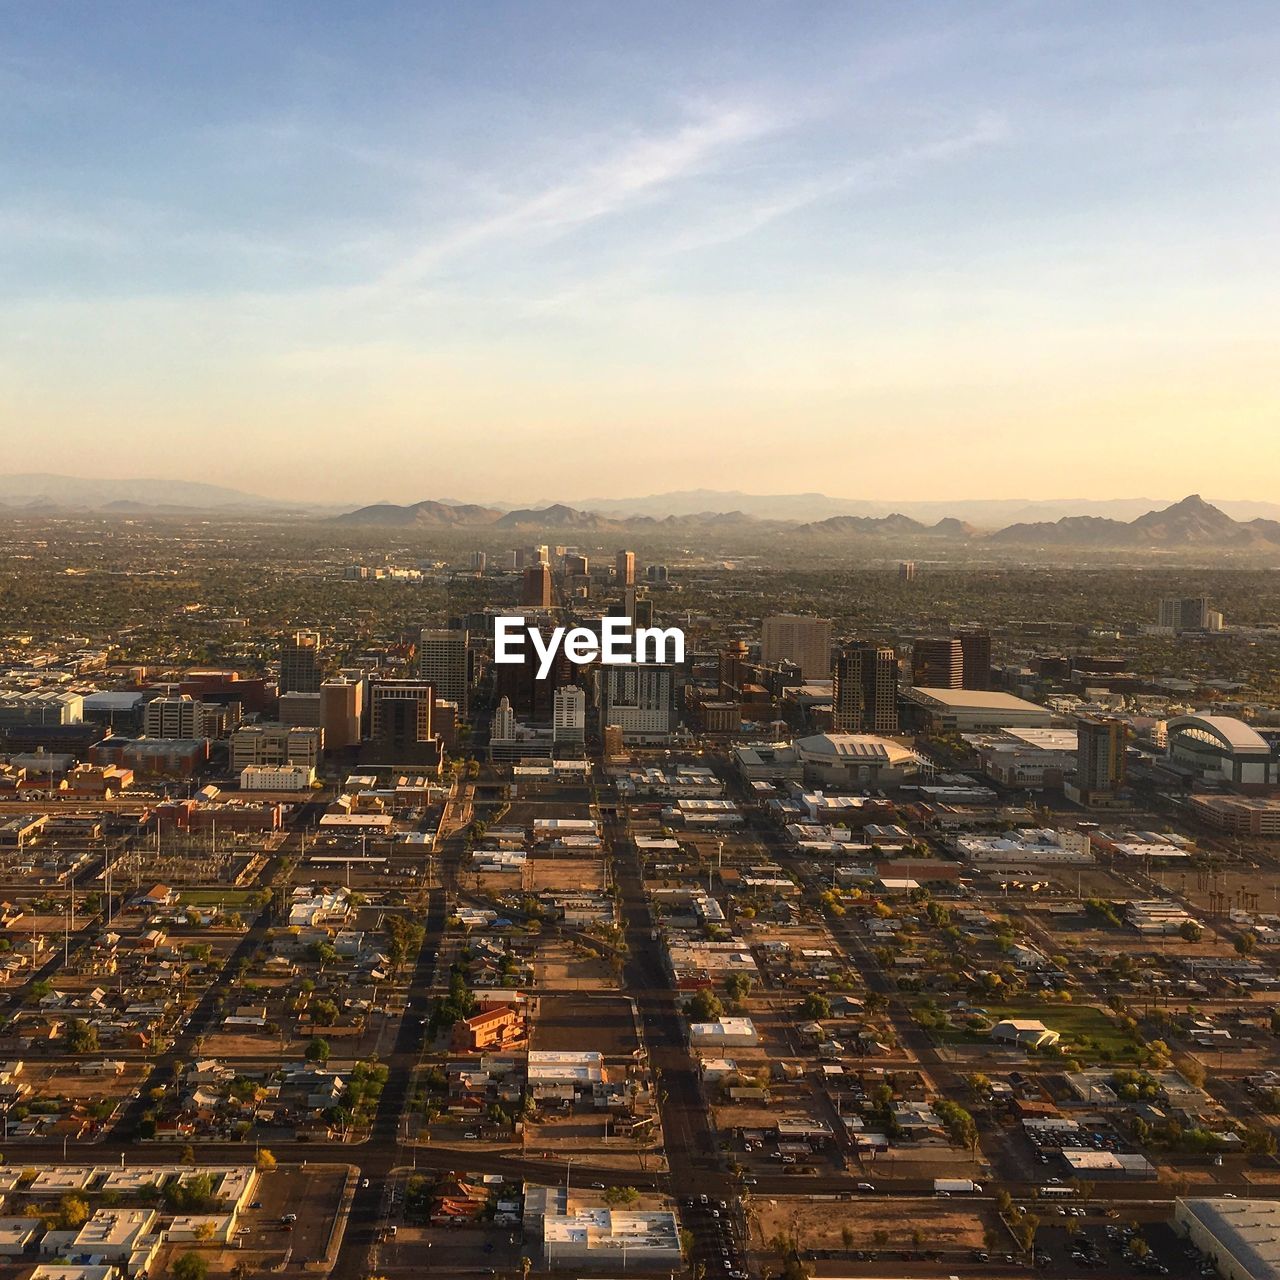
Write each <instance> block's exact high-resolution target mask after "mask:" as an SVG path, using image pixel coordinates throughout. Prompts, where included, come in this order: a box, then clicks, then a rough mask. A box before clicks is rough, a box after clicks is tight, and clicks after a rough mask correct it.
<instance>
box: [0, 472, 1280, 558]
mask: <svg viewBox="0 0 1280 1280" xmlns="http://www.w3.org/2000/svg"><path fill="white" fill-rule="evenodd" d="M78 511H79V512H84V511H89V512H96V513H101V514H103V515H121V516H127V515H140V516H145V515H183V514H196V513H207V514H223V515H231V514H239V513H243V514H246V515H260V516H263V517H269V516H272V515H286V516H292V517H295V518H302V517H307V516H311V517H319V518H323V519H332V520H333V521H334V522H335V523H337V524H342V525H353V526H366V527H374V528H385V529H412V528H418V529H482V528H489V529H493V530H495V531H504V532H506V531H517V530H527V531H529V532H538V531H542V532H545V533H555V532H563V533H566V534H571V533H578V534H589V533H599V534H604V533H617V534H622V533H626V532H632V533H635V534H637V535H640V534H643V533H645V532H651V533H660V532H667V533H673V534H679V533H683V532H689V533H696V532H698V531H699V530H704V531H710V530H732V529H740V530H742V531H743V532H749V531H752V530H755V531H760V530H775V531H777V532H779V533H782V532H786V533H788V534H794V535H797V536H802V537H808V538H812V539H815V540H828V541H831V540H838V539H874V538H897V539H899V540H906V539H912V540H927V541H929V542H934V543H937V544H938V545H940V546H941V545H945V544H949V543H972V544H974V545H975V546H982V545H989V546H1000V547H1003V546H1013V547H1041V548H1056V547H1068V548H1069V547H1081V548H1114V549H1144V548H1146V549H1153V550H1157V549H1169V550H1177V549H1194V548H1209V549H1217V548H1221V549H1223V550H1238V551H1262V552H1268V551H1270V550H1272V549H1274V548H1280V503H1270V502H1247V501H1240V500H1235V501H1224V502H1217V503H1212V502H1207V501H1205V500H1204V499H1202V498H1200V497H1199V496H1198V495H1195V494H1193V495H1192V496H1190V497H1188V498H1184V499H1183V500H1182V501H1181V502H1176V503H1173V504H1172V505H1166V504H1161V503H1157V502H1153V501H1151V500H1149V499H1145V498H1115V499H1061V500H1053V501H1043V502H1028V501H1024V500H1021V499H972V500H968V501H957V502H933V501H930V502H902V503H889V502H879V501H872V500H861V499H851V498H832V497H829V496H827V495H826V494H821V493H804V494H772V495H770V494H748V493H740V492H736V491H732V490H730V491H722V490H714V489H688V490H681V491H677V492H672V493H664V494H654V495H651V496H650V497H647V498H607V499H606V498H600V499H591V500H587V501H583V502H577V503H574V504H572V505H569V504H566V503H563V502H551V503H544V502H538V503H534V504H532V505H530V506H527V507H517V508H511V507H510V506H508V505H507V504H504V503H500V502H492V503H487V504H478V503H468V502H460V501H457V500H456V499H452V498H438V499H432V500H428V501H424V502H415V503H410V504H408V505H403V506H402V505H397V504H395V503H390V502H379V503H375V504H372V505H369V506H363V507H359V508H358V509H356V510H354V511H352V510H347V511H343V509H342V508H341V507H339V506H336V505H325V504H319V503H301V502H289V501H284V500H280V499H275V498H269V497H264V496H262V495H261V494H255V493H248V492H246V491H244V490H241V489H233V488H228V487H226V486H223V485H216V484H207V483H204V482H201V481H194V480H175V479H170V478H168V477H153V478H145V477H138V478H133V479H97V478H89V477H78V476H64V475H53V474H47V473H29V474H23V475H7V476H6V475H0V512H8V513H10V514H22V515H45V514H59V513H67V514H70V513H74V512H78Z"/></svg>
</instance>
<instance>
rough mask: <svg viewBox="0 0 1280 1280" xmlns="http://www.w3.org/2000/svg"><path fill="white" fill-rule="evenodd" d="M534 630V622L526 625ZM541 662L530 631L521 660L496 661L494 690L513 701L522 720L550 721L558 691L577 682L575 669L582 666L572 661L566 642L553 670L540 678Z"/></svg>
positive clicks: (514, 707) (542, 722) (533, 722)
mask: <svg viewBox="0 0 1280 1280" xmlns="http://www.w3.org/2000/svg"><path fill="white" fill-rule="evenodd" d="M533 630H534V627H533V624H532V623H529V624H527V625H526V627H525V631H526V633H528V632H531V631H533ZM540 665H541V664H540V661H539V659H538V656H537V654H536V653H535V652H534V649H533V642H532V640H531V639H530V638H529V636H528V634H526V635H525V639H524V648H523V656H522V657H521V659H520V661H519V662H503V663H495V664H494V668H493V670H494V694H495V696H496V697H498V698H506V699H507V700H508V701H509V702H510V704H511V709H512V711H514V712H515V715H516V718H517V719H518V720H519V721H520V723H521V724H534V725H548V724H550V723H551V718H552V714H553V709H554V704H553V700H554V697H555V691H556V690H557V689H560V688H563V686H565V685H567V684H573V683H574V679H575V673H576V672H579V671H580V670H581V668H578V667H575V666H574V665H573V663H571V662H570V661H569V659H568V657H567V656H566V654H565V652H564V646H563V645H562V646H561V647H560V649H559V650H557V652H556V655H555V657H554V659H553V660H552V663H551V668H550V670H549V671H548V672H547V674H546V676H545V677H543V678H542V679H539V678H538V668H539V666H540Z"/></svg>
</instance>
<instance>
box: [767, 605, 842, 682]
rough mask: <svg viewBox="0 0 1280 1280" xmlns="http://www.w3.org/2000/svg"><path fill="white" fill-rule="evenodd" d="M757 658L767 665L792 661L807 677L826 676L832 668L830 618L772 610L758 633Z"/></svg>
mask: <svg viewBox="0 0 1280 1280" xmlns="http://www.w3.org/2000/svg"><path fill="white" fill-rule="evenodd" d="M760 660H761V662H763V663H764V665H765V666H766V667H772V666H775V665H776V664H777V663H779V662H794V663H795V664H796V665H797V666H798V667H799V668H800V670H801V671H802V672H803V673H804V678H805V679H806V680H825V679H826V678H827V676H828V674H830V671H831V622H830V619H828V618H809V617H803V616H801V615H799V614H794V613H779V614H774V615H773V616H771V617H768V618H766V619H765V620H764V625H763V627H762V628H761V633H760Z"/></svg>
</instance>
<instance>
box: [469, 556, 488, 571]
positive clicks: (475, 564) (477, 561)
mask: <svg viewBox="0 0 1280 1280" xmlns="http://www.w3.org/2000/svg"><path fill="white" fill-rule="evenodd" d="M488 563H489V557H488V556H487V555H485V553H484V552H483V551H473V552H472V553H471V572H472V573H483V572H484V571H485V566H486V565H487V564H488Z"/></svg>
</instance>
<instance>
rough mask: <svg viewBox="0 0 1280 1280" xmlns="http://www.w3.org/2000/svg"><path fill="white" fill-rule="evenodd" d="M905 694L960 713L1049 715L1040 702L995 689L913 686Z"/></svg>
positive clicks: (905, 690)
mask: <svg viewBox="0 0 1280 1280" xmlns="http://www.w3.org/2000/svg"><path fill="white" fill-rule="evenodd" d="M903 692H904V693H905V694H912V695H916V696H918V697H922V698H925V699H928V700H931V701H933V702H938V703H941V704H942V705H943V706H944V707H954V708H955V709H956V710H959V711H967V710H979V709H981V708H984V707H990V708H991V709H993V710H996V711H1038V712H1040V713H1041V714H1042V715H1048V714H1049V713H1048V709H1047V708H1045V707H1042V706H1041V705H1040V704H1039V703H1038V702H1028V701H1027V700H1026V699H1025V698H1015V697H1014V695H1013V694H1011V693H1000V692H998V691H997V690H994V689H934V688H926V687H924V686H921V685H913V686H912V687H911V688H909V689H904V690H903Z"/></svg>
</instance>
